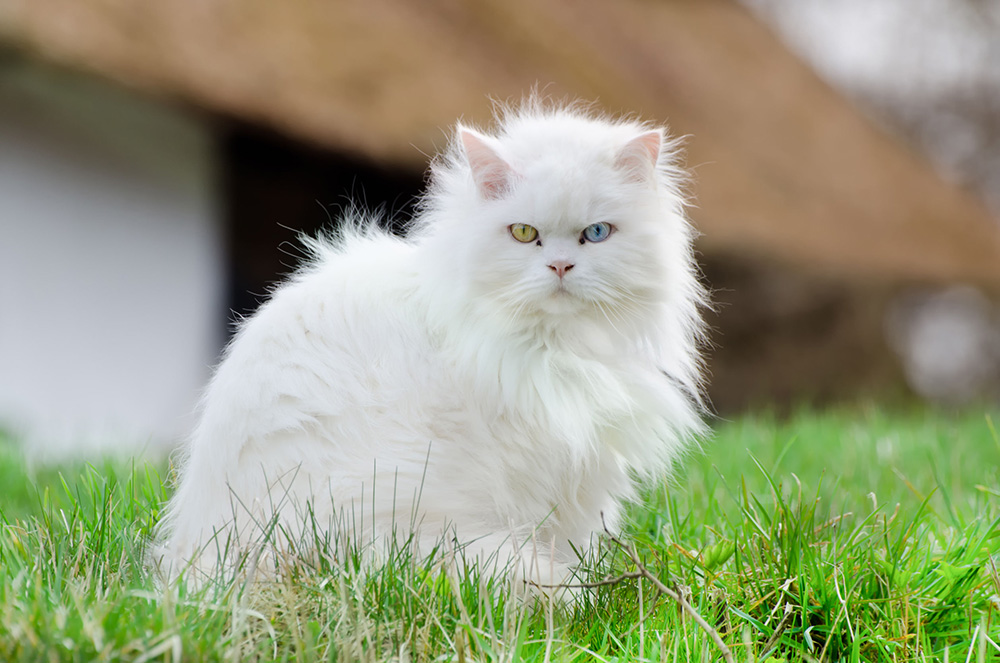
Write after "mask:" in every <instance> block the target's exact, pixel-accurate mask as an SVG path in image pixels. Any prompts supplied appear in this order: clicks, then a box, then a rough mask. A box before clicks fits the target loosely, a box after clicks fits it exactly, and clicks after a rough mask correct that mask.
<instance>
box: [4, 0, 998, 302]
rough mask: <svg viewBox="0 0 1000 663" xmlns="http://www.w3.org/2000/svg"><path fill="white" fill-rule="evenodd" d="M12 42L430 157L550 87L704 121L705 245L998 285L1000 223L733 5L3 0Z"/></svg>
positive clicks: (319, 136)
mask: <svg viewBox="0 0 1000 663" xmlns="http://www.w3.org/2000/svg"><path fill="white" fill-rule="evenodd" d="M0 41H3V42H6V43H7V44H9V45H13V46H14V47H15V48H19V49H21V50H23V51H25V52H28V53H30V54H32V55H33V56H35V57H42V58H44V59H47V60H50V61H54V62H56V63H60V64H65V65H69V66H72V67H74V68H77V69H82V70H85V71H89V72H94V73H97V74H99V75H101V76H104V77H108V78H111V79H114V80H117V81H119V82H123V83H125V84H128V85H130V86H133V87H136V88H140V89H142V90H145V91H147V92H151V93H154V94H159V95H163V96H165V97H170V98H176V99H179V100H182V101H184V102H187V103H191V104H195V105H197V106H200V107H205V108H208V109H211V110H213V111H217V112H221V113H224V114H230V115H233V116H238V117H241V118H245V119H249V120H252V121H256V122H260V123H265V124H268V125H271V126H273V127H276V128H278V129H280V130H282V131H284V132H286V133H288V134H291V135H295V136H298V137H300V138H302V139H306V140H308V141H312V142H315V143H319V144H322V145H325V146H328V147H330V148H333V149H336V150H341V151H344V152H348V153H355V154H358V155H362V156H364V157H367V158H369V159H371V160H374V161H377V162H380V163H385V164H396V165H401V166H408V167H413V168H422V167H423V165H424V163H425V160H426V156H425V154H427V153H431V152H433V151H434V150H435V147H436V146H438V147H439V146H440V145H441V144H442V143H443V134H442V129H443V128H445V127H448V126H449V125H450V124H451V123H452V122H453V121H454V120H455V119H456V118H457V117H465V118H466V119H468V120H470V121H473V122H476V121H480V122H483V121H486V120H487V119H488V117H489V115H490V102H489V100H488V98H487V95H491V96H493V97H494V98H498V99H507V98H517V97H519V96H521V95H522V94H523V93H524V92H525V91H526V90H528V89H530V88H531V87H532V86H533V85H535V84H538V83H541V84H543V85H545V84H549V83H550V82H551V85H549V86H548V87H545V88H544V89H545V91H546V92H548V93H550V94H551V95H553V96H555V97H563V96H573V97H583V98H587V99H597V100H599V103H600V105H601V106H603V107H604V108H606V109H608V110H610V111H613V112H615V111H622V110H626V111H629V112H635V113H637V114H639V115H641V116H643V117H645V118H650V119H656V120H662V121H666V122H668V123H669V124H670V125H671V126H672V127H673V129H674V130H675V132H677V133H681V134H690V135H691V136H692V138H691V139H690V141H689V153H688V163H689V165H691V166H693V167H694V171H695V175H696V182H697V184H696V187H695V189H694V193H695V194H696V196H697V205H698V208H697V210H696V212H695V216H696V220H697V222H698V224H699V226H700V228H701V230H702V232H703V233H704V235H705V236H704V238H703V242H702V248H703V250H705V251H711V252H719V253H722V254H724V253H725V252H732V253H734V254H740V255H748V256H757V257H762V258H766V259H773V260H777V261H779V262H785V263H791V264H797V265H800V266H802V267H805V268H808V269H812V270H814V271H817V272H821V273H822V272H828V273H831V274H835V275H838V276H856V277H860V278H865V277H872V276H874V277H878V278H882V279H889V280H919V281H936V280H962V281H969V282H975V283H980V284H989V285H992V286H994V287H1000V230H998V227H1000V226H998V225H997V224H996V223H994V222H993V220H992V219H991V218H990V217H989V216H988V214H987V213H986V211H985V210H984V208H983V207H982V206H981V205H980V204H978V203H977V202H976V201H975V200H974V199H973V198H972V197H971V196H969V195H967V194H965V193H964V192H962V191H960V190H958V189H957V188H956V187H954V186H952V185H950V184H948V183H946V182H944V181H943V180H942V179H940V178H939V177H937V176H936V175H935V173H934V172H933V171H932V169H931V168H930V167H929V166H928V165H927V164H926V163H925V162H924V161H922V160H921V159H919V158H918V157H916V156H915V155H914V154H912V153H911V152H909V151H908V150H907V149H905V148H904V147H902V146H901V145H900V144H898V143H897V142H895V141H894V140H892V139H890V138H889V137H887V136H886V135H885V134H883V133H882V132H881V131H879V130H878V129H876V128H875V126H874V125H873V124H872V123H871V122H869V121H868V120H866V119H865V118H864V117H862V116H861V115H860V114H859V113H858V112H857V111H856V110H855V109H854V108H853V107H852V106H850V105H849V104H848V103H847V102H846V101H844V100H843V99H842V98H841V97H839V96H838V95H837V94H836V93H835V92H833V91H832V90H831V89H830V88H829V87H827V86H826V85H825V84H824V83H822V82H821V81H820V80H819V78H818V77H817V76H815V75H814V74H813V73H812V72H811V71H810V70H809V69H808V68H807V67H806V66H805V65H804V64H802V63H801V62H800V61H798V60H797V59H796V58H795V57H794V56H792V55H791V54H790V53H789V52H788V51H787V50H786V49H785V48H784V47H783V46H782V45H781V44H780V43H779V42H778V40H777V39H776V38H775V37H774V36H773V35H772V34H771V33H770V32H768V30H767V29H766V28H764V27H763V26H762V25H761V24H760V23H759V22H758V21H757V20H755V19H754V18H753V17H752V16H751V15H750V14H748V13H747V11H746V10H744V9H743V8H742V7H740V6H739V5H737V4H735V3H734V2H731V1H729V0H674V1H667V0H661V1H658V2H652V1H649V0H617V1H616V2H606V1H604V0H576V1H574V2H570V1H568V0H481V1H478V2H462V1H461V0H423V1H421V2H410V1H409V0H364V1H362V0H336V1H335V0H327V1H319V0H294V1H292V0H285V1H282V2H276V1H274V0H239V1H238V2H234V1H232V0H171V1H170V2H157V1H155V0H4V1H3V2H2V3H0Z"/></svg>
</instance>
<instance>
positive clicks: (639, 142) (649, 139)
mask: <svg viewBox="0 0 1000 663" xmlns="http://www.w3.org/2000/svg"><path fill="white" fill-rule="evenodd" d="M662 149H663V131H662V130H661V129H653V130H652V131H646V132H644V133H641V134H639V135H638V136H636V137H635V138H633V139H632V140H630V141H629V142H628V143H626V144H625V147H624V148H622V151H621V152H619V153H618V159H617V161H616V162H615V163H616V165H617V166H618V167H619V168H621V169H622V170H624V171H625V172H627V173H628V174H629V175H630V176H631V177H632V179H634V180H636V181H638V182H646V181H649V180H650V179H652V177H653V174H654V172H655V171H656V162H657V161H659V159H660V150H662Z"/></svg>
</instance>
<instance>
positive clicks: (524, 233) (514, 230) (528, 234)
mask: <svg viewBox="0 0 1000 663" xmlns="http://www.w3.org/2000/svg"><path fill="white" fill-rule="evenodd" d="M507 230H508V231H510V236H511V237H513V238H514V239H516V240H517V241H519V242H523V243H525V244H527V243H528V242H534V241H535V240H536V239H538V231H537V230H535V228H534V227H533V226H529V225H528V224H526V223H513V224H511V225H509V226H507Z"/></svg>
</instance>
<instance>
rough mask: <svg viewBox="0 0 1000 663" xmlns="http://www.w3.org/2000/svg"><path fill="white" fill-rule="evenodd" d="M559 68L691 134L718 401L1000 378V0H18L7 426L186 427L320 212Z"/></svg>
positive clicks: (728, 405) (4, 242)
mask: <svg viewBox="0 0 1000 663" xmlns="http://www.w3.org/2000/svg"><path fill="white" fill-rule="evenodd" d="M534 86H538V87H539V88H540V89H541V90H542V91H543V92H545V93H546V94H547V95H549V96H551V97H553V98H556V99H562V98H583V99H587V100H595V101H596V102H597V105H598V107H600V108H602V109H604V110H605V111H607V112H610V113H629V114H636V115H639V116H640V117H642V118H644V119H651V120H655V121H657V122H664V123H666V124H668V125H669V126H670V127H671V129H672V131H673V132H674V133H676V134H679V135H684V136H688V138H687V157H686V161H687V165H688V167H689V169H690V170H691V172H692V174H693V176H694V177H693V182H692V185H691V187H690V193H691V195H692V199H693V202H694V207H693V209H692V215H693V217H694V220H695V223H696V225H697V226H698V228H699V230H700V232H701V233H702V236H701V238H700V239H699V245H698V248H699V252H700V259H701V262H702V265H703V269H704V273H705V279H706V281H707V282H708V284H709V285H710V286H711V287H712V288H713V290H714V292H715V301H716V302H717V310H716V311H715V312H714V313H713V314H712V315H711V324H712V328H713V332H712V340H713V343H714V347H713V348H712V349H711V350H710V362H709V367H710V371H711V389H710V396H711V398H712V401H713V403H714V405H715V408H716V410H717V411H718V412H719V413H720V414H723V415H726V414H731V413H736V412H738V411H740V410H743V409H746V408H748V407H755V406H761V405H766V406H769V407H776V408H779V409H780V408H787V407H791V406H796V405H800V404H809V403H812V404H824V403H830V402H836V401H842V400H848V401H850V400H855V399H858V398H862V397H875V398H881V399H885V400H886V401H887V402H890V401H891V402H898V401H899V400H900V399H903V400H905V399H909V398H914V397H915V398H920V399H927V400H929V401H932V402H935V403H940V404H945V405H962V404H969V403H980V402H997V401H998V400H1000V306H998V294H1000V222H998V220H997V219H998V216H1000V3H998V2H995V0H841V1H839V2H837V3H830V2H825V1H823V0H746V2H744V3H742V4H741V3H739V2H736V1H735V0H697V1H696V0H619V1H618V2H614V3H609V2H603V1H601V0H580V1H578V2H572V3H571V2H566V1H565V0H532V1H530V2H529V1H528V0H483V1H481V2H475V3H471V2H469V3H467V2H461V1H459V0H425V1H424V2H421V3H412V2H407V1H406V0H366V1H365V2H360V1H356V2H355V1H349V0H328V1H321V0H295V1H289V2H271V1H269V0H241V1H239V2H235V1H233V0H174V1H173V2H169V3H165V2H150V1H148V0H0V427H2V428H4V429H6V430H8V431H10V432H12V433H13V434H14V435H15V436H17V437H19V438H21V439H23V440H25V441H26V442H27V443H28V444H30V445H31V446H32V447H33V448H34V449H35V450H36V451H44V452H45V453H49V452H51V453H62V452H66V451H72V450H81V449H94V448H97V447H106V446H112V447H127V448H130V449H131V448H135V447H140V448H146V449H163V448H167V447H170V446H171V445H173V444H176V443H177V442H178V440H179V439H181V437H182V436H183V435H184V434H185V433H186V432H187V431H188V430H189V428H190V426H191V425H192V423H193V412H194V409H195V406H196V403H197V399H198V395H199V393H200V390H201V388H202V386H203V384H204V382H205V381H206V380H207V379H208V377H209V375H210V371H211V367H212V365H214V363H215V362H216V361H217V359H218V357H219V352H220V350H221V348H222V347H223V344H224V343H225V341H226V338H227V335H228V334H229V332H230V331H231V325H232V322H233V320H234V318H235V317H236V316H238V315H243V314H247V313H249V312H251V311H253V309H254V308H255V307H256V306H257V305H258V304H259V302H260V301H261V300H262V299H263V298H264V296H265V295H266V292H267V289H268V286H269V284H271V283H273V282H274V281H275V280H276V279H277V278H279V277H280V276H281V275H282V274H286V273H288V272H289V271H290V270H291V269H293V268H294V266H295V265H296V263H297V260H298V257H299V255H300V251H298V249H297V248H296V242H295V237H296V234H297V233H298V232H300V231H306V232H313V231H315V230H316V229H318V228H320V227H323V226H324V225H328V224H330V223H332V222H333V220H334V219H335V218H336V216H337V213H338V209H340V208H341V207H343V206H344V205H345V204H347V201H349V200H357V201H360V202H361V203H363V204H366V205H368V206H370V207H376V206H384V209H385V210H386V211H387V212H388V213H390V215H393V216H394V217H395V218H397V219H405V218H406V215H408V214H409V213H410V212H411V211H412V203H413V199H414V196H415V195H416V194H417V193H418V192H419V191H420V189H421V188H422V186H423V178H424V173H425V169H426V166H427V161H428V157H429V155H432V154H434V153H436V152H437V151H438V150H439V149H440V148H441V147H443V146H444V145H445V142H446V131H447V129H448V127H450V126H451V125H452V124H453V123H454V122H455V120H456V119H458V118H463V119H464V120H465V121H467V122H471V123H474V124H479V125H485V124H487V123H488V121H489V118H490V115H491V102H490V98H491V97H492V98H494V99H498V100H516V99H518V98H520V97H521V96H522V95H523V94H525V93H526V92H528V91H529V90H530V89H531V88H532V87H534Z"/></svg>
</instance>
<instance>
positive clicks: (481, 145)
mask: <svg viewBox="0 0 1000 663" xmlns="http://www.w3.org/2000/svg"><path fill="white" fill-rule="evenodd" d="M458 135H459V137H460V138H461V139H462V147H463V148H464V149H465V158H466V159H468V161H469V167H470V168H472V177H473V179H475V181H476V188H478V189H479V194H480V195H481V196H482V197H483V198H485V199H487V200H496V199H497V198H500V197H501V196H502V195H503V193H504V191H506V190H507V188H508V187H509V186H510V184H511V180H512V179H513V176H514V169H513V168H511V166H510V164H509V163H507V162H506V161H504V160H503V158H502V157H501V156H500V155H499V154H497V151H496V149H495V148H494V147H493V145H491V143H492V142H493V141H492V140H491V139H490V138H488V137H487V136H484V135H482V134H481V133H479V132H477V131H473V130H472V129H468V128H466V127H459V129H458Z"/></svg>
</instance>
